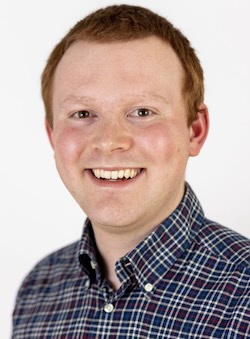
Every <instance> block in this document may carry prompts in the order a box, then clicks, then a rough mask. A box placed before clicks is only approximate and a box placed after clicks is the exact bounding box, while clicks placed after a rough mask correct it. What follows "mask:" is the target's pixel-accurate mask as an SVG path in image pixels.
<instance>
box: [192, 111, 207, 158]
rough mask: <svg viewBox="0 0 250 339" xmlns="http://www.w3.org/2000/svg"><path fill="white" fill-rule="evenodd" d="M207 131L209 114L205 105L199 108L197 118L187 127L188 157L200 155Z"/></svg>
mask: <svg viewBox="0 0 250 339" xmlns="http://www.w3.org/2000/svg"><path fill="white" fill-rule="evenodd" d="M208 129H209V114H208V109H207V106H206V105H205V104H201V105H200V106H199V109H198V112H197V118H196V120H194V121H193V122H192V124H191V126H190V127H189V140H190V145H189V156H191V157H195V156H196V155H198V154H199V153H200V150H201V148H202V146H203V144H204V142H205V140H206V138H207V135H208Z"/></svg>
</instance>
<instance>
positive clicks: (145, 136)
mask: <svg viewBox="0 0 250 339" xmlns="http://www.w3.org/2000/svg"><path fill="white" fill-rule="evenodd" d="M137 138H138V139H140V140H139V141H138V144H141V145H142V148H143V150H144V151H145V153H147V154H151V156H152V157H154V158H156V159H159V160H160V159H165V158H166V157H169V156H170V155H171V153H175V152H177V150H178V149H179V148H180V145H179V142H178V138H177V136H176V133H175V131H174V130H173V129H171V128H169V127H168V126H166V125H164V124H155V125H153V126H150V127H149V128H147V129H145V130H143V131H142V133H137ZM160 161H161V160H160Z"/></svg>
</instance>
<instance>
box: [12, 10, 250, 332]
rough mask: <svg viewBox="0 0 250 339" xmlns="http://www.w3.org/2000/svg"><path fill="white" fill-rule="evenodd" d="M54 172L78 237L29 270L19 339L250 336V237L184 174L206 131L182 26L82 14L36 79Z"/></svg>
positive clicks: (145, 16) (120, 13)
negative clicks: (80, 225) (73, 207)
mask: <svg viewBox="0 0 250 339" xmlns="http://www.w3.org/2000/svg"><path fill="white" fill-rule="evenodd" d="M42 94H43V99H44V103H45V109H46V128H47V132H48V136H49V140H50V142H51V145H52V147H53V149H54V152H55V161H56V166H57V169H58V172H59V174H60V176H61V178H62V180H63V182H64V184H65V186H66V187H67V188H68V190H69V191H70V193H71V194H72V196H73V197H74V199H75V200H76V201H77V203H78V204H79V205H80V206H81V208H82V209H83V211H84V212H85V213H86V215H87V216H88V219H87V220H86V223H85V226H84V230H83V235H82V239H81V240H80V241H79V242H76V243H74V244H72V245H70V246H67V247H66V248H63V249H61V250H59V251H57V252H55V253H53V254H51V255H50V256H48V257H47V258H45V259H44V260H42V261H41V262H40V263H39V264H38V265H37V266H36V267H35V268H34V269H33V270H32V272H31V273H30V274H29V275H28V277H27V278H26V279H25V281H24V283H23V285H22V287H21V289H20V291H19V294H18V297H17V302H16V307H15V311H14V325H13V338H53V339H55V338H247V337H249V336H250V309H249V300H250V289H249V281H250V280H249V277H250V268H249V261H250V252H249V248H250V241H249V240H247V239H245V238H244V237H242V236H240V235H238V234H236V233H235V232H233V231H231V230H229V229H227V228H225V227H223V226H220V225H218V224H217V223H214V222H211V221H209V220H207V219H206V218H205V217H204V214H203V211H202V208H201V206H200V204H199V201H198V200H197V198H196V196H195V194H194V192H193V191H192V189H191V187H190V186H189V185H188V184H187V183H185V169H186V165H187V161H188V158H189V157H190V156H196V155H198V154H199V151H200V150H201V148H202V145H203V143H204V142H205V139H206V136H207V133H208V110H207V107H206V105H205V104H204V102H203V101H204V88H203V72H202V68H201V66H200V63H199V60H198V58H197V56H196V54H195V52H194V50H193V49H192V47H191V46H190V43H189V41H188V40H187V39H186V38H185V37H184V36H183V34H182V33H181V32H180V31H179V30H177V29H176V28H174V27H173V25H172V24H171V23H169V22H168V21H167V20H166V19H164V18H162V17H160V16H159V15H157V14H155V13H152V12H151V11H149V10H147V9H145V8H141V7H135V6H128V5H121V6H110V7H107V8H104V9H100V10H98V11H96V12H95V13H92V14H90V15H89V16H88V17H86V18H85V19H83V20H81V21H80V22H79V23H77V24H76V25H75V26H74V27H73V28H72V29H71V30H70V31H69V33H68V34H67V35H66V36H65V37H64V38H63V39H62V40H61V42H60V43H59V44H58V45H57V46H56V47H55V49H54V50H53V52H52V53H51V55H50V57H49V60H48V62H47V65H46V67H45V70H44V72H43V76H42Z"/></svg>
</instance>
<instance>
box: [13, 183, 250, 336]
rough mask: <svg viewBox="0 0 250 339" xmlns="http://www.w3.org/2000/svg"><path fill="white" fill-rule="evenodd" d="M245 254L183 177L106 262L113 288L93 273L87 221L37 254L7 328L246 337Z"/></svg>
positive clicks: (249, 248) (246, 246)
mask: <svg viewBox="0 0 250 339" xmlns="http://www.w3.org/2000/svg"><path fill="white" fill-rule="evenodd" d="M107 250H108V249H107ZM79 262H80V265H79ZM249 263H250V241H249V240H247V239H245V238H244V237H242V236H240V235H238V234H236V233H235V232H233V231H231V230H229V229H227V228H225V227H223V226H220V225H218V224H216V223H214V222H211V221H208V220H207V219H205V217H204V215H203V212H202V209H201V206H200V204H199V202H198V200H197V198H196V197H195V195H194V193H193V192H192V190H191V188H190V187H189V186H188V185H187V187H186V193H185V195H184V198H183V200H182V202H181V203H180V204H179V206H178V208H177V209H176V210H175V211H174V212H173V213H172V214H171V215H170V216H169V217H168V218H167V219H166V220H165V221H164V222H163V223H162V224H160V225H159V227H158V228H157V229H156V230H155V231H154V232H153V233H151V235H149V236H148V237H147V238H146V239H145V240H144V241H143V242H141V243H140V244H139V245H138V246H137V247H136V248H135V249H134V250H133V251H131V252H130V253H128V254H127V255H125V256H124V257H123V258H121V259H120V260H119V261H118V262H117V263H116V273H117V276H118V277H119V279H120V281H121V283H122V286H121V288H120V289H119V290H118V291H116V292H114V291H112V290H111V288H110V287H109V285H108V283H107V282H106V281H105V279H103V278H102V275H101V272H100V268H99V265H98V262H97V256H96V250H95V244H94V241H93V234H92V231H91V225H90V223H89V221H87V222H86V224H85V228H84V232H83V236H82V239H81V241H79V242H77V243H74V244H72V245H70V246H68V247H66V248H63V249H61V250H59V251H57V252H55V253H54V254H52V255H50V256H48V257H47V258H45V259H44V260H43V261H41V262H40V263H39V264H38V265H37V266H36V267H35V268H34V269H33V271H32V272H31V273H30V274H29V276H28V277H27V278H26V279H25V281H24V283H23V285H22V287H21V289H20V291H19V294H18V297H17V302H16V308H15V311H14V321H13V338H15V339H19V338H20V339H21V338H25V339H31V338H44V339H45V338H46V339H49V338H50V339H63V338H64V339H69V338H72V339H83V338H86V339H87V338H89V339H91V338H95V339H96V338H98V339H104V338H107V339H117V338H120V339H121V338H136V339H138V338H161V339H162V338H183V339H184V338H190V339H194V338H202V339H205V338H220V339H222V338H227V339H228V338H230V339H232V338H250V288H249V287H250V286H249V284H250V265H249Z"/></svg>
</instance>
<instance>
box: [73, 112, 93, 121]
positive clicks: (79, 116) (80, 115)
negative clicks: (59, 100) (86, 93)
mask: <svg viewBox="0 0 250 339" xmlns="http://www.w3.org/2000/svg"><path fill="white" fill-rule="evenodd" d="M73 117H74V118H77V119H86V118H89V117H91V114H90V112H89V111H78V112H76V113H74V114H73Z"/></svg>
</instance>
